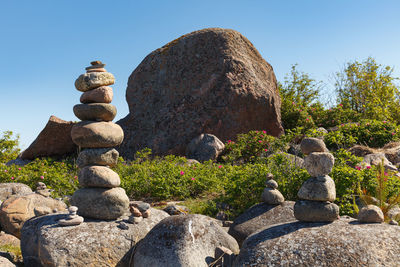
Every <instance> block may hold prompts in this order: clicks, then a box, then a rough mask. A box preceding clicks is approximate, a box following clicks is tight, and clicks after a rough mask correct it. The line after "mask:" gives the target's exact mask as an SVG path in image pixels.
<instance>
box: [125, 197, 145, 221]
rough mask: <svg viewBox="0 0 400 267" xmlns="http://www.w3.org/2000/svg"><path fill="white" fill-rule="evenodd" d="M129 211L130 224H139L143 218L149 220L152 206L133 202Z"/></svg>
mask: <svg viewBox="0 0 400 267" xmlns="http://www.w3.org/2000/svg"><path fill="white" fill-rule="evenodd" d="M129 211H130V212H131V214H132V215H131V216H129V219H128V221H129V222H130V223H139V222H141V221H142V220H143V218H148V217H149V216H150V204H148V203H145V202H136V201H135V202H131V203H129Z"/></svg>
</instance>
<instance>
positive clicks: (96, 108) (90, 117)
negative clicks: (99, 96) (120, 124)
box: [74, 103, 117, 121]
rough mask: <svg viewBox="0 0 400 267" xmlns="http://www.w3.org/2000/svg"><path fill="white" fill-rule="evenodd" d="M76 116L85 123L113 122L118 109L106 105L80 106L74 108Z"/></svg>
mask: <svg viewBox="0 0 400 267" xmlns="http://www.w3.org/2000/svg"><path fill="white" fill-rule="evenodd" d="M74 114H75V116H77V117H78V118H79V119H80V120H83V121H112V120H113V119H114V118H115V116H116V115H117V108H116V107H115V106H114V105H112V104H105V103H91V104H78V105H75V106H74Z"/></svg>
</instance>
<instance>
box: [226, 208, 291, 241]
mask: <svg viewBox="0 0 400 267" xmlns="http://www.w3.org/2000/svg"><path fill="white" fill-rule="evenodd" d="M293 206H294V202H293V201H285V202H284V203H283V204H281V205H268V204H265V203H260V204H256V205H254V206H252V207H251V208H250V209H248V210H246V211H245V212H244V213H243V214H241V215H240V216H239V217H237V218H236V219H235V220H234V221H233V224H232V225H231V226H230V228H229V231H228V233H229V234H230V235H231V236H233V237H234V238H235V239H236V241H237V242H238V243H239V245H242V243H243V241H244V240H245V239H246V238H247V237H248V236H249V235H251V234H252V233H254V232H256V231H257V230H259V229H261V228H264V227H266V226H267V225H272V224H277V223H284V222H292V221H295V220H296V218H295V217H294V216H293Z"/></svg>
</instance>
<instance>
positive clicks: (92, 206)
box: [71, 187, 129, 220]
mask: <svg viewBox="0 0 400 267" xmlns="http://www.w3.org/2000/svg"><path fill="white" fill-rule="evenodd" d="M71 204H72V205H74V206H77V207H78V214H79V215H81V216H83V217H85V218H93V219H104V220H113V219H117V218H118V217H121V216H122V215H123V214H124V213H126V212H128V208H129V198H128V196H127V195H126V193H125V190H124V189H122V188H121V187H116V188H111V189H108V188H82V189H79V190H77V191H75V193H74V194H73V195H72V198H71Z"/></svg>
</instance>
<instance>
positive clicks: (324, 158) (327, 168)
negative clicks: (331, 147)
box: [294, 138, 339, 222]
mask: <svg viewBox="0 0 400 267" xmlns="http://www.w3.org/2000/svg"><path fill="white" fill-rule="evenodd" d="M300 147H301V150H302V152H303V154H305V155H307V156H306V158H305V159H304V167H305V168H306V169H307V171H308V173H309V174H310V175H311V176H312V177H311V178H310V179H308V180H307V181H305V182H304V183H303V185H302V187H301V188H300V190H299V192H298V194H297V196H298V197H299V199H300V200H298V201H297V202H296V204H295V205H294V216H295V217H296V219H298V220H299V221H306V222H332V221H334V220H336V219H338V218H339V207H338V206H337V205H336V204H334V203H332V202H333V201H335V198H336V188H335V182H334V181H333V180H332V178H331V177H329V176H328V174H329V173H330V172H331V171H332V167H333V165H334V162H335V159H334V157H333V155H332V154H330V153H329V152H327V151H328V150H327V149H326V146H325V143H324V142H323V141H322V140H320V139H317V138H304V140H303V141H302V143H301V145H300Z"/></svg>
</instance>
